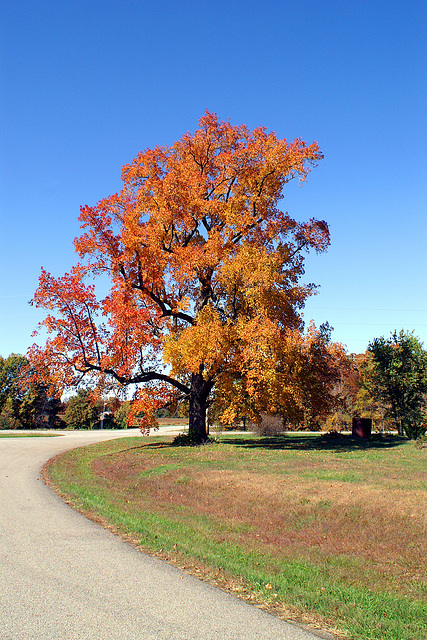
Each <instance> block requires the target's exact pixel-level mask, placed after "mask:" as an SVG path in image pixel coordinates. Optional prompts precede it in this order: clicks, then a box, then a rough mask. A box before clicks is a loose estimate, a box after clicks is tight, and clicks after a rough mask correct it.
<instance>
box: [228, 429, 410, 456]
mask: <svg viewBox="0 0 427 640" xmlns="http://www.w3.org/2000/svg"><path fill="white" fill-rule="evenodd" d="M221 442H223V443H224V444H231V445H235V446H236V447H244V448H253V449H291V450H300V451H308V450H318V451H328V450H329V451H343V452H345V451H358V450H365V449H392V448H394V447H398V446H400V445H403V444H405V443H406V442H408V439H407V438H404V437H401V436H393V435H390V436H386V435H382V434H374V435H372V436H371V438H370V439H369V440H367V439H364V438H356V437H354V436H351V435H341V434H340V435H338V436H331V435H329V434H327V433H319V434H304V435H303V434H301V435H300V434H295V433H288V434H284V435H277V436H264V437H258V438H257V437H254V438H245V437H243V438H242V437H240V436H238V437H233V436H229V437H225V438H221Z"/></svg>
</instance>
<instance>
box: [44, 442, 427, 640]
mask: <svg viewBox="0 0 427 640" xmlns="http://www.w3.org/2000/svg"><path fill="white" fill-rule="evenodd" d="M426 470H427V450H426V449H416V448H415V446H414V443H413V442H409V441H407V440H405V439H403V438H399V437H397V436H394V437H393V436H390V437H381V436H378V437H377V436H374V437H373V439H372V440H371V442H369V443H364V442H363V441H359V442H357V441H354V440H353V439H352V438H351V437H346V436H341V437H338V438H331V437H329V436H327V435H306V434H299V435H298V434H286V435H284V436H280V437H274V438H258V437H252V436H250V435H248V434H241V435H237V436H235V435H229V436H222V437H221V438H220V439H219V441H218V442H217V443H214V444H212V445H207V446H203V447H174V446H172V445H171V443H170V441H168V440H167V439H166V438H155V437H152V436H151V437H150V438H142V437H138V438H126V439H120V440H114V441H108V442H103V443H100V444H96V445H92V446H89V447H85V448H79V449H76V450H74V451H71V452H68V453H66V454H62V455H60V456H58V457H57V458H55V459H54V461H53V462H51V463H50V464H49V465H48V467H47V468H46V477H47V478H48V479H49V481H50V482H52V483H53V484H54V485H55V486H56V487H57V488H58V490H59V491H60V492H61V493H62V494H63V495H64V497H66V499H67V500H68V501H69V502H70V503H71V504H73V505H74V506H75V507H77V508H78V509H80V510H82V511H83V512H84V513H86V514H87V515H90V516H91V517H93V518H95V519H97V520H99V521H100V522H102V523H103V524H104V525H108V526H109V527H110V528H113V530H115V531H116V532H118V533H120V534H121V535H123V536H125V537H126V538H127V539H128V540H129V541H130V542H132V543H133V544H137V545H139V546H140V547H141V548H142V549H143V550H146V551H148V552H150V553H153V554H155V555H158V556H160V557H162V558H165V559H166V560H168V561H170V562H172V563H174V564H177V565H178V566H181V567H183V568H184V569H185V570H187V571H191V572H192V573H194V574H196V575H198V576H200V577H201V578H203V579H206V580H209V581H210V582H213V583H215V584H217V585H219V586H220V587H222V588H224V589H227V590H229V591H232V592H234V593H236V595H239V596H240V597H243V598H245V599H246V600H248V601H250V602H254V603H256V604H258V605H261V606H263V607H265V608H267V609H268V610H270V611H272V612H273V613H275V614H276V615H279V616H281V617H283V618H284V619H288V620H296V621H298V622H300V623H303V624H307V625H312V626H313V628H316V627H317V628H322V629H326V630H329V631H334V632H335V633H336V634H337V635H340V636H346V637H348V638H354V639H357V640H380V639H381V640H384V639H387V640H422V639H425V638H427V584H426V557H427V535H426V533H427V500H426V495H427V473H426Z"/></svg>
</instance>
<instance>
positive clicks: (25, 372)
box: [0, 353, 61, 429]
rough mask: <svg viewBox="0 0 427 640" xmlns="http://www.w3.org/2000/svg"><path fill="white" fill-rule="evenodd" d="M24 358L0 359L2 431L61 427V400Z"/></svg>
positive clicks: (15, 356)
mask: <svg viewBox="0 0 427 640" xmlns="http://www.w3.org/2000/svg"><path fill="white" fill-rule="evenodd" d="M34 374H35V372H34V371H33V370H32V369H31V367H30V366H29V361H28V359H27V358H26V357H25V356H22V355H19V354H16V353H12V354H11V355H10V356H8V357H7V358H2V357H1V356H0V428H2V429H35V428H40V427H43V428H49V427H58V426H59V419H58V417H57V416H58V412H59V411H60V409H61V401H60V400H59V399H58V398H56V397H55V395H54V390H53V389H52V388H49V387H50V386H51V385H50V383H49V384H46V383H43V382H40V381H39V382H37V381H36V380H35V379H34Z"/></svg>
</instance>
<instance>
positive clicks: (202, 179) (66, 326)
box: [30, 112, 329, 439]
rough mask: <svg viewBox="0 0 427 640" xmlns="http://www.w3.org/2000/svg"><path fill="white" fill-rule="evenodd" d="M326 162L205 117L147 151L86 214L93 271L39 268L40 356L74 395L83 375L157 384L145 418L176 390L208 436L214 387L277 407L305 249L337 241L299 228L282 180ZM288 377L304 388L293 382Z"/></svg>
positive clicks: (322, 229) (85, 237) (148, 394)
mask: <svg viewBox="0 0 427 640" xmlns="http://www.w3.org/2000/svg"><path fill="white" fill-rule="evenodd" d="M321 158H322V155H321V153H320V151H319V148H318V145H317V143H315V142H313V143H312V144H306V143H305V142H303V141H302V140H300V139H296V140H294V141H293V142H287V141H286V140H284V139H283V140H281V139H278V138H277V136H276V135H275V134H274V133H268V132H267V131H266V130H265V129H264V128H257V129H255V130H254V131H250V130H249V129H248V128H247V127H246V126H244V125H242V126H232V125H231V124H230V123H229V122H221V121H219V119H218V118H217V116H216V115H215V114H213V113H209V112H206V114H205V115H204V116H203V117H202V118H201V120H200V128H199V129H198V130H197V131H196V132H195V133H194V134H192V135H191V134H189V133H187V134H185V135H184V136H183V137H182V138H181V139H180V140H178V141H177V142H175V143H174V144H173V145H172V146H170V147H156V148H154V149H147V150H145V151H144V152H141V153H139V154H138V155H137V157H136V158H135V159H134V160H133V161H132V162H131V163H130V164H129V165H126V166H124V167H123V170H122V179H123V183H124V185H123V188H122V190H121V191H120V192H119V193H117V194H115V195H113V196H110V197H109V198H105V199H103V200H101V201H100V202H99V203H98V204H97V205H95V206H93V207H89V206H85V207H82V209H81V215H80V221H81V223H82V229H83V233H82V235H81V236H80V237H79V238H77V239H76V240H75V247H76V250H77V252H78V254H79V255H80V257H81V259H85V262H84V263H82V264H79V265H78V266H77V267H75V268H74V269H73V270H72V271H71V273H70V274H66V275H65V276H64V277H63V278H53V277H52V276H51V275H50V274H48V273H46V272H45V271H43V272H42V275H41V278H40V285H39V288H38V290H37V292H36V294H35V298H34V300H35V303H36V304H37V306H40V307H44V308H46V309H48V310H49V311H51V312H52V313H49V315H48V316H47V318H46V320H45V321H44V323H43V324H44V325H45V327H46V328H47V329H48V331H49V333H50V336H49V338H48V340H47V343H46V345H45V346H44V347H43V348H41V347H37V346H34V347H33V348H32V350H31V354H30V357H31V359H32V360H33V361H37V360H39V361H44V362H49V365H50V369H51V371H52V372H53V374H54V376H55V380H56V381H57V382H62V384H63V385H65V386H70V385H74V384H76V383H77V382H78V381H79V380H80V378H81V377H82V376H89V377H90V378H92V380H93V382H95V381H96V380H100V381H103V380H105V378H106V376H110V377H112V378H113V379H114V380H115V381H116V383H117V384H118V385H128V384H140V383H141V384H142V383H149V386H150V388H149V389H148V390H147V391H145V392H144V394H143V397H142V398H141V407H143V408H144V412H145V414H146V415H147V416H150V415H151V416H152V415H153V411H152V410H153V408H155V407H156V406H158V404H159V403H160V402H161V398H164V399H166V397H168V398H170V387H172V389H173V390H174V392H175V395H176V396H182V397H184V396H185V397H186V398H187V399H189V401H190V430H191V429H192V428H193V431H194V433H196V432H197V433H198V438H199V439H203V435H202V432H203V429H204V425H201V420H202V419H203V415H202V418H201V417H200V415H201V414H203V413H204V411H205V409H206V406H207V404H208V402H209V396H210V394H211V393H212V391H213V389H214V388H217V390H218V391H217V392H218V393H221V394H226V393H229V394H233V393H235V391H236V389H235V387H236V385H237V386H238V385H242V384H243V385H244V387H245V394H246V395H248V396H250V397H251V398H255V399H257V398H258V396H259V397H260V400H259V402H258V400H257V402H256V403H255V404H257V403H258V404H260V403H261V397H263V398H264V401H265V402H266V404H267V405H268V406H271V407H272V406H273V404H275V401H273V399H272V398H273V389H274V393H276V391H277V390H278V389H279V386H280V384H282V379H281V378H280V376H279V377H277V371H276V370H277V362H278V360H277V358H279V359H280V362H283V363H284V365H283V366H285V369H286V370H287V371H288V369H289V371H290V367H291V364H289V363H287V358H292V357H294V354H295V350H296V351H298V349H299V347H296V346H295V345H297V344H299V342H298V341H301V340H302V337H301V333H300V331H301V329H302V320H301V317H300V311H301V309H302V307H303V305H304V301H305V300H306V298H307V296H309V295H311V294H312V293H313V286H312V285H304V284H301V283H300V278H301V276H302V275H303V273H304V268H303V259H304V251H305V250H309V249H314V250H315V251H324V250H325V249H326V248H327V246H328V244H329V233H328V227H327V224H326V223H325V222H323V221H318V220H314V219H313V220H310V221H309V222H306V223H299V222H297V221H295V220H294V219H292V218H291V217H290V216H289V215H288V214H287V213H286V212H283V211H282V210H281V209H279V206H278V205H279V201H280V200H281V199H282V197H283V193H282V191H283V188H284V186H285V185H286V183H287V182H289V180H291V179H293V178H297V179H299V180H300V181H304V180H305V178H306V176H307V173H308V171H309V170H310V168H311V166H313V165H314V164H316V162H317V161H318V160H319V159H321ZM97 274H106V275H108V276H109V278H110V279H111V291H110V294H109V295H108V296H107V297H106V298H105V299H104V300H102V301H100V302H98V301H97V300H96V298H95V290H94V288H93V286H87V285H85V284H84V277H85V276H87V275H97ZM54 311H55V312H56V313H55V314H54V313H53V312H54ZM313 331H314V329H313ZM308 340H309V338H308ZM278 344H281V345H282V347H281V349H280V350H279V352H278V350H277V348H276V347H277V345H278ZM273 347H274V348H273ZM293 366H295V367H296V366H298V365H293ZM275 372H276V373H275ZM275 376H276V378H275ZM282 377H283V376H282ZM274 380H275V382H274V384H273V381H274ZM279 380H280V384H279ZM237 381H239V382H237ZM283 381H284V382H285V387H284V388H285V389H289V393H295V390H293V391H291V389H293V387H294V386H295V385H293V383H292V375H291V373H289V375H287V376H284V377H283ZM168 388H169V391H168V390H167V389H168ZM219 390H221V391H219ZM266 390H268V393H267V391H266ZM284 393H287V391H280V394H281V396H280V397H282V396H283V394H284ZM297 393H299V391H298V392H297ZM238 395H239V394H238V393H236V396H235V397H238ZM267 396H271V398H267ZM266 398H267V400H266ZM229 400H231V404H233V402H232V398H229ZM150 407H151V409H150ZM192 407H193V409H194V411H193V413H192ZM200 412H201V414H200ZM149 423H150V424H151V423H152V419H151V418H150V417H147V424H149Z"/></svg>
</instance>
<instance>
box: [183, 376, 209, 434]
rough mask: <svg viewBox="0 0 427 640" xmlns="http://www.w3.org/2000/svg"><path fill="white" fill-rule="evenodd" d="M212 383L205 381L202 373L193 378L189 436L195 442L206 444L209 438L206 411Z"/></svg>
mask: <svg viewBox="0 0 427 640" xmlns="http://www.w3.org/2000/svg"><path fill="white" fill-rule="evenodd" d="M211 388H212V383H211V382H209V381H206V380H204V379H203V376H202V375H201V374H200V373H193V374H192V377H191V395H190V414H189V421H188V435H189V437H190V438H191V440H193V442H198V443H202V442H206V441H207V440H208V439H209V438H208V432H207V424H206V410H207V400H208V396H209V392H210V390H211Z"/></svg>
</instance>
